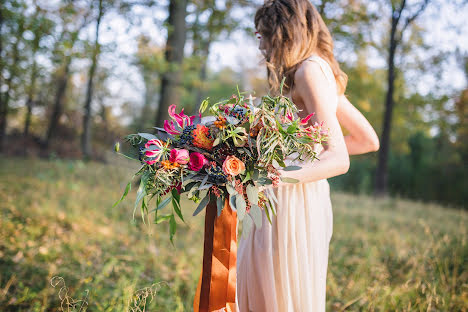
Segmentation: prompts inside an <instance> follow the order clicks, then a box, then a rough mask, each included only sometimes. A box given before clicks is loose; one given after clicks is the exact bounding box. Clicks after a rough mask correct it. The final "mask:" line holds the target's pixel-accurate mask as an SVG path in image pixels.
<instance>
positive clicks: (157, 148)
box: [145, 139, 164, 165]
mask: <svg viewBox="0 0 468 312" xmlns="http://www.w3.org/2000/svg"><path fill="white" fill-rule="evenodd" d="M145 148H147V149H148V148H151V149H150V150H147V151H145V156H146V157H150V158H152V159H150V160H145V162H146V163H147V164H148V165H152V164H154V163H155V162H158V161H159V159H160V158H161V155H162V153H163V152H164V143H163V142H162V141H161V140H158V139H153V140H149V141H148V142H146V144H145Z"/></svg>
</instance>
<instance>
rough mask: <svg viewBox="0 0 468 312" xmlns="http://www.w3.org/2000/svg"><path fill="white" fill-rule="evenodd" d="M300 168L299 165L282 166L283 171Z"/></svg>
mask: <svg viewBox="0 0 468 312" xmlns="http://www.w3.org/2000/svg"><path fill="white" fill-rule="evenodd" d="M300 169H302V167H300V166H287V167H284V168H283V170H284V171H295V170H300Z"/></svg>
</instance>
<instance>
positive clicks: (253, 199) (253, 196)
mask: <svg viewBox="0 0 468 312" xmlns="http://www.w3.org/2000/svg"><path fill="white" fill-rule="evenodd" d="M246 193H247V198H248V199H249V202H250V203H251V204H254V205H257V204H258V188H256V187H255V186H253V185H252V184H249V185H247V187H246Z"/></svg>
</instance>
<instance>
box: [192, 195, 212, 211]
mask: <svg viewBox="0 0 468 312" xmlns="http://www.w3.org/2000/svg"><path fill="white" fill-rule="evenodd" d="M209 201H210V193H208V194H206V196H205V197H204V198H203V199H202V200H201V202H200V204H198V207H197V209H195V211H194V213H193V216H196V215H197V214H199V213H200V212H201V211H202V210H203V209H204V208H205V207H206V205H208V202H209Z"/></svg>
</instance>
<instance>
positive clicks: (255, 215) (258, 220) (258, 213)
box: [249, 205, 262, 228]
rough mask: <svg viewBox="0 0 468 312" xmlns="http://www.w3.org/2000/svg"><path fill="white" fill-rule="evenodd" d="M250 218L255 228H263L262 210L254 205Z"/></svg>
mask: <svg viewBox="0 0 468 312" xmlns="http://www.w3.org/2000/svg"><path fill="white" fill-rule="evenodd" d="M249 214H250V216H251V217H252V219H253V221H254V223H255V226H256V227H257V228H261V227H262V210H261V209H260V207H259V206H257V205H252V206H251V207H250V211H249Z"/></svg>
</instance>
